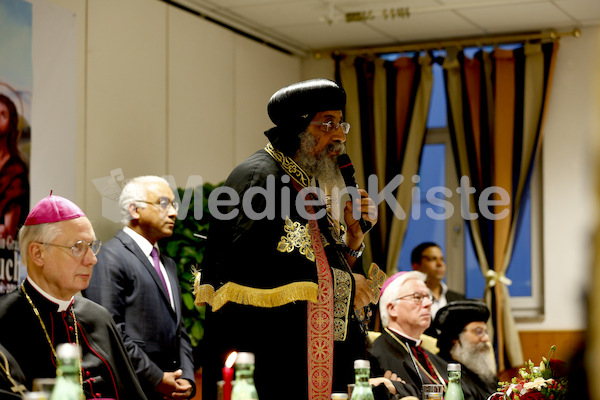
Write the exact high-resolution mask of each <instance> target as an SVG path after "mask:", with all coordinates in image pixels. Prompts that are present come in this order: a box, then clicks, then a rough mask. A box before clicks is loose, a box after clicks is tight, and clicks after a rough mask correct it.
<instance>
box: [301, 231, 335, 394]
mask: <svg viewBox="0 0 600 400" xmlns="http://www.w3.org/2000/svg"><path fill="white" fill-rule="evenodd" d="M308 226H309V231H310V238H311V241H312V247H313V250H314V252H315V257H316V265H317V274H318V277H319V294H318V297H317V303H316V304H315V303H311V302H308V303H307V304H308V307H307V308H308V324H307V325H308V335H307V344H308V398H309V399H311V400H315V399H319V400H321V399H322V400H329V399H330V398H331V391H332V381H333V278H332V275H331V272H330V270H329V262H328V261H327V256H326V255H325V248H324V247H323V241H322V239H321V233H320V231H319V226H318V223H317V221H316V220H310V221H309V222H308Z"/></svg>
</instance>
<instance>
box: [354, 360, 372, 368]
mask: <svg viewBox="0 0 600 400" xmlns="http://www.w3.org/2000/svg"><path fill="white" fill-rule="evenodd" d="M358 368H371V363H370V362H369V360H354V369H358Z"/></svg>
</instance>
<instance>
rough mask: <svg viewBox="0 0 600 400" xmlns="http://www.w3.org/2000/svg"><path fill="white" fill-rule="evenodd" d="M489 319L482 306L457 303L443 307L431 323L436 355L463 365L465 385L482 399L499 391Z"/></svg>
mask: <svg viewBox="0 0 600 400" xmlns="http://www.w3.org/2000/svg"><path fill="white" fill-rule="evenodd" d="M489 317H490V311H489V310H488V308H487V306H486V305H485V304H484V303H482V302H479V301H476V300H457V301H453V302H451V303H448V305H446V306H445V307H442V308H441V309H440V310H439V311H438V313H437V314H436V316H435V320H434V321H433V327H434V329H436V330H437V331H438V342H437V346H438V348H439V349H440V352H439V355H440V356H441V357H442V358H444V359H445V360H446V361H448V362H459V363H461V364H462V374H463V376H464V384H465V385H466V384H469V385H470V386H471V387H472V388H473V392H475V393H477V395H478V397H479V398H482V399H487V398H488V397H489V395H490V394H492V393H494V392H496V389H497V387H498V376H497V374H496V361H495V358H494V350H493V348H492V346H491V344H490V337H489V334H488V328H487V326H486V322H487V320H488V319H489ZM470 383H472V384H470Z"/></svg>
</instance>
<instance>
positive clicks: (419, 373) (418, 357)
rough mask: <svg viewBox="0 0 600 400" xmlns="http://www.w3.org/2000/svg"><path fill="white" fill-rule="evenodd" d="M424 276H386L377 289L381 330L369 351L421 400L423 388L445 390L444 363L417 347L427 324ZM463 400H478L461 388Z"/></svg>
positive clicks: (428, 310) (428, 308)
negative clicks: (430, 387) (404, 382)
mask: <svg viewBox="0 0 600 400" xmlns="http://www.w3.org/2000/svg"><path fill="white" fill-rule="evenodd" d="M425 279H426V275H425V274H423V273H422V272H418V271H410V272H406V271H402V272H398V273H396V274H394V275H392V276H391V277H389V278H388V279H387V280H386V281H385V283H384V284H383V287H382V288H381V297H380V298H379V313H380V316H381V324H382V326H383V331H382V332H381V335H380V336H379V337H378V338H377V339H376V340H375V341H374V342H373V344H372V345H371V347H370V348H369V352H370V353H371V355H372V356H373V357H375V358H376V359H377V361H378V362H379V366H380V367H381V368H382V369H383V370H389V371H391V372H393V373H396V374H397V375H398V376H399V377H401V378H402V379H404V380H405V381H406V384H407V385H410V386H412V387H413V389H415V390H416V391H417V392H418V394H419V397H420V398H421V397H422V387H423V385H441V386H443V387H444V390H445V389H446V385H447V382H448V373H447V367H448V362H447V361H446V360H444V359H443V358H441V357H439V356H438V355H436V354H433V353H431V352H430V351H429V350H426V349H425V348H423V347H421V343H422V340H421V335H423V333H424V332H425V330H427V328H429V325H431V304H432V301H433V296H432V295H431V292H430V291H429V290H428V289H427V286H426V285H425ZM462 388H463V392H464V395H465V399H470V400H475V399H479V397H476V396H475V395H474V391H473V390H472V388H471V387H469V386H467V385H462Z"/></svg>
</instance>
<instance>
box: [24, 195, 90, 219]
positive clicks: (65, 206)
mask: <svg viewBox="0 0 600 400" xmlns="http://www.w3.org/2000/svg"><path fill="white" fill-rule="evenodd" d="M79 217H85V213H84V212H83V211H81V208H79V207H78V206H77V204H75V203H73V202H72V201H71V200H68V199H65V198H64V197H60V196H53V195H52V191H50V195H49V196H48V197H45V198H43V199H42V200H40V201H39V202H38V203H37V204H36V205H35V207H33V209H32V210H31V211H30V212H29V214H28V215H27V219H26V220H25V224H24V225H39V224H47V223H50V222H60V221H67V220H69V219H75V218H79Z"/></svg>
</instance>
